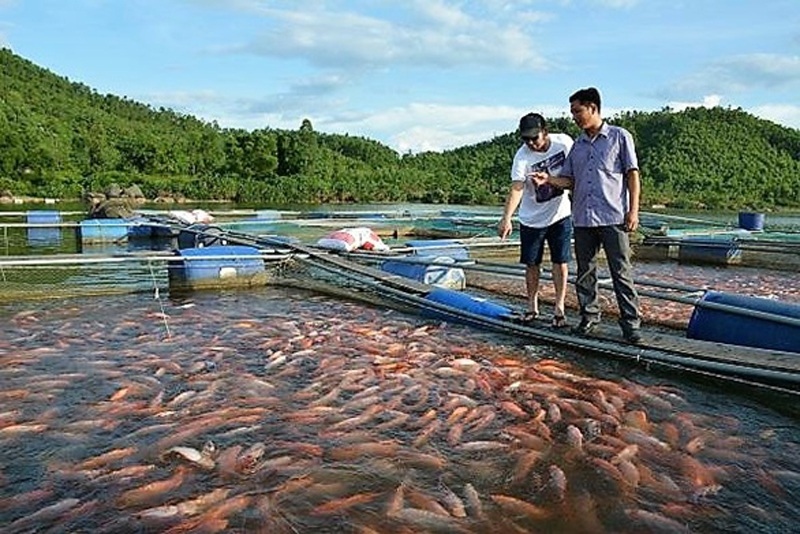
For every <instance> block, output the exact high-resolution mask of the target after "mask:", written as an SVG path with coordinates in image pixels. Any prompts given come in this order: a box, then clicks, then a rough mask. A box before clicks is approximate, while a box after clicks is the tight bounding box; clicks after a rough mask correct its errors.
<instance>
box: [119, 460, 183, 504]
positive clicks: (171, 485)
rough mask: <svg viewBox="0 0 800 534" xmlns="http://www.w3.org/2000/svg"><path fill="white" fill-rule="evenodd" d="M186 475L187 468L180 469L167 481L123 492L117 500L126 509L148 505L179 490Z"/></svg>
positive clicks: (159, 481) (157, 481)
mask: <svg viewBox="0 0 800 534" xmlns="http://www.w3.org/2000/svg"><path fill="white" fill-rule="evenodd" d="M186 474H187V471H186V469H185V468H183V467H178V469H177V470H176V471H175V472H174V473H173V474H172V476H171V477H169V478H167V479H163V480H156V481H153V482H149V483H147V484H144V485H143V486H139V487H137V488H133V489H130V490H127V491H125V492H123V493H122V495H120V497H119V498H118V499H117V503H118V505H119V506H121V507H124V508H128V507H135V506H141V505H143V504H147V503H148V502H151V501H154V500H155V499H158V498H160V497H162V496H163V495H165V494H167V493H169V492H171V491H174V490H176V489H178V488H179V487H180V486H181V485H182V484H183V483H184V481H185V480H186Z"/></svg>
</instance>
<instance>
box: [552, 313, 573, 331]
mask: <svg viewBox="0 0 800 534" xmlns="http://www.w3.org/2000/svg"><path fill="white" fill-rule="evenodd" d="M567 326H569V324H568V323H567V318H566V317H564V316H563V315H554V316H553V323H552V327H553V328H556V329H558V328H566V327H567Z"/></svg>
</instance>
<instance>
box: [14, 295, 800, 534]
mask: <svg viewBox="0 0 800 534" xmlns="http://www.w3.org/2000/svg"><path fill="white" fill-rule="evenodd" d="M275 291H282V290H279V289H277V288H274V287H273V288H267V289H265V290H264V292H263V293H261V292H255V293H252V294H251V293H248V294H247V295H242V294H236V293H231V294H228V293H224V294H219V295H215V296H214V298H213V299H209V300H206V298H202V297H201V296H196V297H193V301H194V300H195V299H197V301H196V302H193V304H194V305H192V306H185V305H178V304H177V303H175V304H170V303H165V310H164V311H163V313H165V314H166V316H168V317H169V327H170V330H171V337H170V338H169V339H168V340H166V341H165V336H164V332H163V322H162V321H161V319H159V317H158V316H157V314H160V313H162V311H161V310H159V309H154V308H152V303H149V302H148V303H147V305H145V304H143V303H141V302H140V301H139V300H136V299H133V300H128V299H123V300H122V302H124V303H125V305H120V306H116V307H115V308H114V309H113V310H105V309H104V310H102V311H101V310H97V311H96V312H95V313H94V314H91V313H90V314H86V313H79V312H78V311H77V310H73V311H71V312H69V313H67V312H62V311H59V310H49V311H43V312H35V313H34V312H25V311H17V312H16V315H14V314H9V317H11V318H12V319H11V320H10V321H7V323H8V324H6V325H4V326H2V327H0V328H3V329H4V330H3V332H2V333H3V334H7V335H5V336H3V339H12V340H17V341H16V342H18V343H19V344H20V350H18V351H17V350H16V349H15V350H13V351H5V352H3V353H2V354H0V363H2V364H3V365H2V366H0V381H2V384H3V391H2V392H0V400H2V403H3V406H2V411H0V445H2V446H3V451H4V454H5V456H4V462H2V463H3V466H2V467H0V523H2V524H4V525H6V526H5V527H4V529H3V530H2V531H3V532H16V531H22V532H24V531H34V530H41V531H53V530H59V529H61V530H63V531H82V530H86V529H89V530H92V531H97V532H123V531H132V530H137V529H142V528H144V529H146V530H149V531H154V532H155V531H158V532H173V533H178V532H223V531H236V532H270V533H273V532H275V533H287V534H288V533H292V534H297V533H300V532H319V531H322V530H325V529H328V530H330V529H331V528H340V529H341V530H343V531H344V530H346V531H352V532H364V533H369V532H380V533H387V534H395V533H398V534H400V533H410V532H422V531H425V532H465V533H467V532H549V531H553V532H556V531H561V532H598V533H602V532H609V533H612V532H613V533H616V532H639V531H642V532H644V531H656V530H658V531H676V532H680V531H682V530H686V529H688V530H697V531H713V530H715V528H716V527H718V526H720V525H726V524H731V521H733V520H738V519H744V520H746V523H747V524H750V525H766V524H767V523H768V522H770V521H776V522H777V526H778V527H779V528H782V527H787V528H788V527H789V526H791V525H794V524H795V522H796V521H794V520H795V519H797V517H798V516H797V511H796V510H794V509H793V508H792V507H791V506H793V505H790V504H787V501H788V499H786V496H787V495H791V494H792V491H793V490H794V489H795V488H796V485H797V483H798V481H800V474H799V473H800V465H798V462H800V460H798V459H800V454H798V452H800V451H798V448H800V440H794V439H792V438H793V436H794V434H792V433H791V430H784V429H783V428H785V427H776V429H775V430H774V432H768V431H767V430H768V429H765V428H761V429H759V434H758V436H756V437H752V436H750V435H748V434H747V432H748V431H749V430H748V429H747V427H748V425H750V423H749V422H748V424H747V425H745V424H742V423H740V422H739V421H737V420H735V418H734V417H732V416H728V417H721V416H718V415H716V414H715V415H709V414H705V413H695V411H693V410H692V408H693V406H695V404H693V403H692V402H691V401H689V400H687V398H688V395H686V394H685V392H684V391H682V390H681V388H680V387H678V386H666V385H659V386H651V385H644V384H641V383H638V382H636V381H634V380H632V379H630V378H617V379H612V378H600V377H597V376H594V374H593V373H591V372H588V371H586V370H584V369H581V368H580V367H579V366H578V365H576V364H570V363H567V359H568V358H570V357H571V356H569V355H566V354H564V355H562V354H559V353H557V351H556V349H553V348H552V347H534V350H533V351H531V350H525V349H522V348H520V347H519V346H518V345H516V344H508V340H498V338H497V337H496V336H494V337H487V336H486V335H478V334H475V333H474V332H473V331H471V330H469V329H466V328H462V327H460V326H456V325H448V324H445V323H420V322H419V320H418V318H415V317H412V316H408V315H403V314H401V313H398V312H394V311H388V312H387V311H385V310H383V309H380V308H373V307H365V306H363V305H361V304H358V303H355V302H344V301H335V300H331V299H327V298H324V297H319V296H311V295H309V294H305V293H304V294H303V295H304V296H303V298H296V297H294V296H292V295H293V294H292V293H286V294H285V293H282V292H281V293H279V295H280V299H277V300H273V298H274V297H273V296H272V292H275ZM294 291H295V292H296V291H299V290H298V289H295V290H294ZM112 302H113V300H112ZM148 306H150V307H148ZM78 315H80V316H81V320H80V321H77V320H75V319H74V317H75V316H78ZM54 319H58V320H63V321H69V325H70V326H69V328H68V329H63V330H60V334H59V336H61V338H62V345H63V346H60V347H59V348H57V349H55V350H50V349H48V350H41V349H39V348H36V346H35V345H34V344H33V343H34V341H36V340H37V339H40V338H41V339H48V337H47V336H49V335H50V334H49V332H50V331H51V330H52V326H53V325H52V322H53V320H54ZM542 355H545V357H542ZM562 356H563V357H562ZM42 369H46V370H47V371H46V372H43V371H41V370H42ZM39 379H41V381H42V382H43V383H44V384H45V385H46V387H45V388H41V387H37V386H36V383H37V381H38V380H39ZM784 438H785V439H784ZM771 443H780V447H775V448H774V450H773V449H767V446H768V445H769V444H771ZM778 450H779V452H775V451H778ZM776 454H779V455H781V456H780V462H778V461H775V459H774V458H771V457H770V455H776ZM765 462H766V464H767V465H762V464H764V463H765ZM13 466H16V467H13ZM19 466H30V467H29V468H28V467H26V468H25V469H21V468H19ZM745 473H751V474H752V476H748V477H746V480H744V481H743V480H742V477H743V476H744V474H745ZM743 482H745V483H746V484H747V486H748V499H750V498H751V497H752V496H753V495H761V496H762V499H763V501H762V502H761V503H760V504H753V505H752V506H751V507H740V506H733V507H732V506H731V505H730V502H731V501H736V502H739V501H741V499H739V497H741V495H742V494H741V493H737V486H739V485H741V484H742V483H743ZM98 496H102V498H99V497H98ZM748 502H750V501H748ZM762 504H763V505H764V506H761V505H762ZM773 511H774V512H773ZM332 525H333V526H332ZM771 526H774V525H771Z"/></svg>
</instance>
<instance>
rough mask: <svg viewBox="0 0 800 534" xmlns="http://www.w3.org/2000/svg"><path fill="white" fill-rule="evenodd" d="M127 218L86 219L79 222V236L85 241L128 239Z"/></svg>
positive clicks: (101, 241) (102, 241) (104, 241)
mask: <svg viewBox="0 0 800 534" xmlns="http://www.w3.org/2000/svg"><path fill="white" fill-rule="evenodd" d="M130 224H131V223H130V222H128V220H127V219H85V220H83V221H81V222H80V223H79V224H78V237H79V238H80V240H81V241H82V242H84V243H107V242H110V241H120V240H122V239H127V237H128V226H130Z"/></svg>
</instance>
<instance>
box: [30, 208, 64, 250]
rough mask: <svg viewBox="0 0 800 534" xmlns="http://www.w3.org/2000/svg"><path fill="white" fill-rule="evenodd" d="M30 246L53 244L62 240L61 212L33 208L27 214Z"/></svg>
mask: <svg viewBox="0 0 800 534" xmlns="http://www.w3.org/2000/svg"><path fill="white" fill-rule="evenodd" d="M26 221H27V224H29V225H30V226H29V227H28V228H27V237H28V245H29V246H34V247H35V246H39V245H53V244H58V243H60V242H61V222H62V220H61V213H60V212H58V211H51V210H33V211H29V212H28V213H27V215H26Z"/></svg>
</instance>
